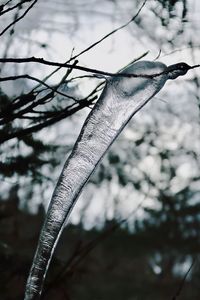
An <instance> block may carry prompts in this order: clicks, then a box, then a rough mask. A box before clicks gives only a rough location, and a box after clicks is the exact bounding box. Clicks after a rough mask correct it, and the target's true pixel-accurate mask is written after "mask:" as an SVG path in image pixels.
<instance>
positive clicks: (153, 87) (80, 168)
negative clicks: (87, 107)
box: [25, 61, 169, 300]
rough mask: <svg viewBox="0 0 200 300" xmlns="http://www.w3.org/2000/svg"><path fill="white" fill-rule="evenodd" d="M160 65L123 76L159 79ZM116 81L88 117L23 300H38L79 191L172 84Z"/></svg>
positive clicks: (131, 69) (142, 65)
mask: <svg viewBox="0 0 200 300" xmlns="http://www.w3.org/2000/svg"><path fill="white" fill-rule="evenodd" d="M166 68H167V67H166V65H165V64H163V63H160V62H150V61H140V62H137V63H134V64H132V65H130V66H128V67H127V68H125V69H124V70H123V71H122V72H124V73H132V74H147V75H152V74H157V73H160V72H163V71H165V70H166ZM168 78H169V77H168V75H167V73H163V74H161V75H159V76H156V77H153V78H144V77H143V78H142V77H138V78H134V77H130V78H127V77H120V76H119V77H113V78H110V79H108V80H107V83H106V86H105V88H104V90H103V92H102V94H101V96H100V97H99V100H98V101H97V103H96V105H95V106H94V108H93V109H92V111H91V113H90V114H89V115H88V117H87V119H86V121H85V123H84V125H83V127H82V130H81V132H80V134H79V137H78V139H77V141H76V143H75V145H74V148H73V150H72V153H71V155H70V156H69V158H68V159H67V161H66V162H65V165H64V167H63V170H62V173H61V175H60V178H59V180H58V183H57V186H56V188H55V190H54V193H53V196H52V199H51V202H50V205H49V208H48V212H47V216H46V219H45V223H44V225H43V228H42V231H41V234H40V238H39V242H38V247H37V250H36V254H35V257H34V260H33V264H32V267H31V270H30V274H29V278H28V281H27V286H26V293H25V300H33V299H39V296H40V294H41V292H42V287H43V282H44V279H45V276H46V273H47V270H48V267H49V263H50V261H51V258H52V255H53V252H54V249H55V246H56V244H57V242H58V239H59V237H60V234H61V233H62V230H63V228H64V226H65V224H66V221H67V218H68V217H69V214H70V212H71V210H72V208H73V206H74V205H75V203H76V200H77V199H78V196H79V194H80V193H81V190H82V189H83V187H84V185H85V184H86V182H87V180H88V179H89V177H90V176H91V174H92V172H93V171H94V170H95V168H96V166H97V165H98V163H99V161H100V160H101V159H102V157H103V156H104V154H105V153H106V151H107V150H108V148H109V147H110V145H111V144H112V143H113V142H114V140H115V139H116V138H117V136H118V135H119V134H120V132H121V131H122V129H123V128H124V127H125V125H126V124H127V123H128V122H129V120H130V119H131V118H132V116H133V115H134V114H135V113H136V112H137V111H139V110H140V109H141V108H142V107H143V106H144V105H145V104H146V103H147V102H148V101H149V100H150V99H151V98H152V97H153V96H154V95H155V94H157V93H158V92H159V91H160V89H161V88H162V87H163V86H164V84H165V82H166V80H167V79H168Z"/></svg>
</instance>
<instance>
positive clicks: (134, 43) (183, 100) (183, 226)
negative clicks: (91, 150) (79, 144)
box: [0, 0, 200, 300]
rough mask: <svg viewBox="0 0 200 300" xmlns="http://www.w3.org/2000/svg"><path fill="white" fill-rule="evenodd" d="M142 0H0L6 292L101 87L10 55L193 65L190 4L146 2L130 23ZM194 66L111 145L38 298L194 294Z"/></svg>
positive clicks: (0, 269)
mask: <svg viewBox="0 0 200 300" xmlns="http://www.w3.org/2000/svg"><path fill="white" fill-rule="evenodd" d="M143 3H144V2H143V1H140V0H138V1H137V0H123V1H122V0H121V1H120V0H102V1H96V0H90V1H89V0H58V1H56V0H38V1H37V0H35V1H33V0H32V1H31V0H21V1H20V0H10V1H6V0H5V1H3V0H0V58H1V59H0V62H1V63H0V156H1V159H0V187H1V188H0V200H1V201H0V274H1V275H0V298H1V299H3V300H11V299H13V300H14V299H19V300H20V299H23V291H24V284H25V281H26V278H27V275H28V271H29V268H30V265H31V262H32V258H33V255H34V251H35V249H36V245H37V240H38V235H39V232H40V229H41V226H42V222H43V220H44V217H45V211H46V209H47V207H48V203H49V201H50V198H51V195H52V192H53V189H54V187H55V184H56V182H57V179H58V176H59V174H60V172H61V170H62V167H63V164H64V162H65V160H66V158H67V157H68V155H69V154H70V152H71V150H72V147H73V145H74V143H75V141H76V138H77V136H78V134H79V131H80V129H81V126H82V124H83V122H84V120H85V118H86V116H87V114H88V113H89V112H90V110H91V108H92V106H93V105H94V103H95V101H96V99H97V97H98V96H99V94H100V93H101V90H102V88H103V86H104V83H105V82H104V80H103V79H102V78H98V77H97V76H94V74H92V73H88V72H82V71H79V70H75V69H66V68H58V67H53V66H51V65H44V64H41V63H36V62H30V61H29V62H25V63H21V62H20V63H19V61H17V60H16V59H17V58H31V57H33V56H34V57H37V58H43V59H45V60H48V61H50V62H58V63H64V62H68V63H71V64H74V65H80V66H85V67H89V68H93V69H98V70H102V71H108V72H117V71H119V70H120V69H122V68H123V67H125V66H126V65H127V64H129V63H130V62H131V61H133V60H134V59H137V58H140V57H141V56H142V57H143V58H142V59H143V60H158V61H161V62H163V63H165V64H166V65H170V64H174V63H178V62H181V61H184V62H186V63H188V64H190V65H193V64H200V40H199V36H200V32H199V31H200V24H199V20H200V2H199V1H198V0H190V1H189V0H147V1H146V2H145V4H144V6H143V8H142V10H141V11H140V12H139V14H138V15H137V17H135V18H134V19H133V20H132V21H131V22H129V21H130V20H131V19H132V18H133V17H134V16H136V14H137V12H138V10H139V9H140V8H141V6H142V4H143ZM128 23H129V24H128ZM125 24H127V26H124V28H122V29H120V30H118V31H116V32H113V33H112V34H110V35H109V36H108V37H106V38H105V39H103V40H102V41H101V39H102V38H103V37H105V36H106V35H108V34H109V33H111V32H112V31H114V30H115V29H116V28H119V27H120V26H122V25H125ZM96 42H98V43H96ZM11 58H12V59H14V60H13V61H12V62H10V61H11V60H10V59H11ZM199 75H200V72H199V69H194V70H192V71H190V72H189V73H188V74H187V75H186V76H184V77H181V78H180V79H179V78H178V79H177V80H175V81H169V82H167V84H166V85H165V87H164V88H163V89H162V91H161V92H160V93H159V94H158V95H157V96H156V97H154V99H152V100H151V102H150V103H148V105H146V107H144V108H143V109H142V110H141V111H140V112H139V113H138V114H137V115H136V116H135V117H134V119H133V120H132V121H131V122H129V124H128V126H127V127H126V129H125V130H124V131H123V133H122V134H121V135H120V136H119V138H118V139H117V141H116V142H115V143H114V144H113V146H112V147H111V149H110V151H109V152H108V153H107V154H106V156H105V157H104V159H103V161H102V162H101V164H100V165H99V167H98V168H97V170H96V171H95V173H94V174H93V176H92V177H91V179H90V181H89V183H88V184H87V186H86V188H85V189H84V191H83V193H82V195H81V197H80V199H79V201H78V203H77V205H76V207H75V208H74V211H73V212H72V214H71V217H70V225H69V226H68V227H67V228H66V229H65V231H64V234H63V235H62V238H61V240H60V241H59V245H58V247H57V250H56V255H55V256H54V260H53V263H52V265H51V267H50V271H49V274H48V278H47V283H46V286H45V288H44V295H43V297H42V299H49V300H51V299H58V300H59V299H60V300H61V299H75V300H79V299H89V300H90V299H91V300H93V299H99V300H100V299H105V300H106V299H125V300H140V299H142V300H146V299H155V300H156V299H159V300H161V299H162V300H165V299H171V300H175V299H183V300H186V299H192V300H197V299H200V286H199V275H200V261H199V251H200V157H199V154H200V118H199V117H200V94H199V90H200V79H199Z"/></svg>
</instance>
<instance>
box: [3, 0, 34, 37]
mask: <svg viewBox="0 0 200 300" xmlns="http://www.w3.org/2000/svg"><path fill="white" fill-rule="evenodd" d="M37 1H38V0H35V1H34V2H33V3H32V4H31V5H30V6H29V7H28V8H27V9H26V10H25V12H24V13H23V14H22V15H21V16H20V17H19V18H17V19H15V20H14V21H13V22H12V23H10V24H9V25H8V26H7V27H6V28H4V30H2V32H0V36H2V35H3V34H4V33H5V32H6V31H7V30H8V29H9V28H10V27H11V26H13V25H14V24H16V23H17V22H18V21H20V20H21V19H22V18H23V17H25V15H26V14H27V13H28V12H29V11H30V10H31V8H32V7H33V6H34V5H35V4H36V2H37Z"/></svg>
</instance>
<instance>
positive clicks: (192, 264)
mask: <svg viewBox="0 0 200 300" xmlns="http://www.w3.org/2000/svg"><path fill="white" fill-rule="evenodd" d="M194 264H195V259H194V260H193V262H192V263H191V266H190V267H189V269H188V270H187V272H186V273H185V275H184V277H183V279H182V281H181V283H180V285H179V287H178V289H177V291H176V294H175V295H174V296H173V297H172V300H177V299H178V297H179V296H180V294H181V292H182V290H183V287H184V284H185V281H186V279H187V276H188V275H189V273H190V271H191V270H192V268H193V267H194Z"/></svg>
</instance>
